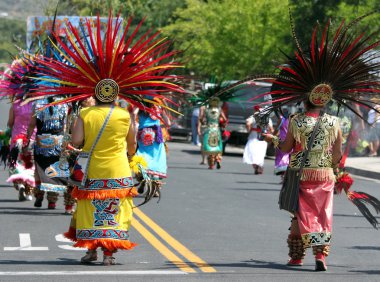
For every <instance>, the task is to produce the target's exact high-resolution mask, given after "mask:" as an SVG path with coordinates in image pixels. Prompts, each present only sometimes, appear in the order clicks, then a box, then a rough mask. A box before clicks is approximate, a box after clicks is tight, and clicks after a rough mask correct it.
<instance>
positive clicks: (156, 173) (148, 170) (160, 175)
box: [146, 169, 166, 178]
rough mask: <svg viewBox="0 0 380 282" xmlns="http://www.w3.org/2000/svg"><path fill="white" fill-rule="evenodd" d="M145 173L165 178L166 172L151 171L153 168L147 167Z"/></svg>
mask: <svg viewBox="0 0 380 282" xmlns="http://www.w3.org/2000/svg"><path fill="white" fill-rule="evenodd" d="M146 173H147V174H148V175H149V176H153V177H159V178H166V173H163V172H159V171H153V170H150V169H147V170H146Z"/></svg>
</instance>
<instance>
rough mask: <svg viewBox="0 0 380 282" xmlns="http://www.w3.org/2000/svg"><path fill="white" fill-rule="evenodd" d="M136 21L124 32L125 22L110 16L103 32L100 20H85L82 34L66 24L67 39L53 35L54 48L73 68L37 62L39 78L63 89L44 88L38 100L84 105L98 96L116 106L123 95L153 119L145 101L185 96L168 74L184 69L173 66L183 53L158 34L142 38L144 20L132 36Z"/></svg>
mask: <svg viewBox="0 0 380 282" xmlns="http://www.w3.org/2000/svg"><path fill="white" fill-rule="evenodd" d="M131 22H132V19H129V20H128V23H127V25H126V27H125V28H124V30H123V28H122V19H121V18H119V16H117V17H116V18H114V17H113V16H112V15H111V14H110V15H109V17H108V22H107V25H106V28H105V31H104V30H103V29H102V23H101V20H100V18H99V16H98V17H97V19H96V20H95V21H93V20H91V19H85V20H84V22H83V24H82V25H80V28H79V29H77V28H75V27H74V26H73V25H72V24H71V23H70V22H69V21H67V22H66V33H65V38H66V39H65V40H62V39H61V38H60V36H57V35H56V34H53V37H54V39H55V40H56V41H57V44H54V42H53V41H52V42H51V43H52V45H53V47H54V48H55V50H56V51H57V52H59V54H60V56H61V57H62V58H63V59H64V60H65V61H67V62H68V63H69V64H67V63H64V62H60V61H56V60H50V59H49V58H46V57H44V58H38V59H37V62H38V65H39V66H38V70H37V72H36V77H34V79H36V80H42V81H49V82H53V83H57V84H59V86H57V87H54V88H52V87H49V86H43V85H42V86H40V87H39V88H38V90H37V91H35V93H34V95H36V96H44V95H68V96H69V97H68V98H66V99H63V100H60V101H58V102H55V104H59V103H69V102H73V101H79V100H84V99H87V98H88V97H91V96H94V95H95V97H96V98H97V99H98V100H99V101H101V102H112V101H114V100H115V99H116V97H117V96H119V97H120V98H122V99H125V100H126V101H128V102H129V103H130V104H132V105H134V106H136V107H138V108H140V109H142V110H145V111H147V112H149V113H152V114H154V112H153V109H151V108H149V107H145V106H144V102H147V103H149V102H151V98H152V97H159V98H162V99H166V100H169V99H167V98H166V97H165V96H164V94H165V93H168V92H177V93H179V92H183V90H182V88H181V87H179V86H177V85H176V84H175V83H172V82H170V80H171V79H172V76H171V75H169V74H164V72H166V71H168V70H172V69H175V68H179V67H181V66H180V65H179V64H178V63H176V62H173V61H171V60H173V57H174V56H175V55H176V54H177V53H178V52H177V51H169V50H168V48H169V47H170V46H171V42H170V41H169V40H168V39H167V38H165V37H164V38H161V37H159V34H160V33H159V32H156V33H153V34H151V31H148V32H147V33H145V34H143V35H142V36H141V37H140V38H137V36H136V34H137V32H138V31H139V28H140V27H141V25H142V24H143V21H142V22H140V23H139V24H138V26H137V27H136V28H135V29H134V31H133V32H132V33H131V34H130V35H128V33H129V30H130V26H131ZM103 34H104V35H103ZM152 89H154V91H152ZM148 98H149V99H148ZM169 101H170V100H169Z"/></svg>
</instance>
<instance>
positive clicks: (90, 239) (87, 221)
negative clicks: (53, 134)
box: [65, 106, 136, 251]
mask: <svg viewBox="0 0 380 282" xmlns="http://www.w3.org/2000/svg"><path fill="white" fill-rule="evenodd" d="M109 111H110V107H104V106H97V107H90V108H86V109H83V110H82V111H81V113H80V117H81V118H82V120H83V122H84V140H85V142H84V147H83V151H84V152H89V151H90V150H91V147H92V144H93V143H94V141H95V139H96V138H97V136H98V133H99V131H100V129H101V127H102V125H103V123H104V120H105V119H106V117H107V114H108V112H109ZM130 123H131V120H130V115H129V113H128V112H127V111H125V110H124V109H122V108H119V107H115V108H114V110H113V112H112V114H111V117H110V119H109V121H108V123H107V125H106V127H105V129H104V131H103V133H102V135H101V137H100V139H99V141H98V143H97V144H96V146H95V148H94V150H93V152H92V155H91V160H90V163H89V169H88V176H87V181H86V185H85V187H80V188H78V187H76V188H74V191H73V197H74V198H76V199H77V200H78V204H77V209H76V212H75V213H74V215H73V218H72V222H71V226H70V229H69V231H68V232H66V233H65V236H66V237H67V238H69V239H71V240H73V241H75V242H76V243H75V244H74V246H75V247H84V248H87V249H96V248H98V247H102V248H104V249H107V250H109V251H115V250H117V249H131V248H133V247H134V246H135V244H134V243H132V242H130V241H129V234H128V230H129V227H130V225H131V220H132V208H133V201H132V197H133V196H135V195H136V190H135V188H134V187H133V182H132V176H131V170H130V168H129V163H128V158H127V154H126V149H127V143H126V136H127V134H128V131H129V126H130Z"/></svg>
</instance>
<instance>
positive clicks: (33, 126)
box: [26, 113, 37, 140]
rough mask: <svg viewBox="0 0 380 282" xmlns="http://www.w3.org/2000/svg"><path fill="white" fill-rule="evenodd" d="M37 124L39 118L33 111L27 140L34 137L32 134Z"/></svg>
mask: <svg viewBox="0 0 380 282" xmlns="http://www.w3.org/2000/svg"><path fill="white" fill-rule="evenodd" d="M36 124H37V118H36V117H35V116H34V115H33V113H32V117H31V118H30V122H29V126H28V129H27V130H26V138H27V140H30V138H31V137H32V134H33V131H34V128H35V127H36Z"/></svg>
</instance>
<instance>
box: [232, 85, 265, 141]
mask: <svg viewBox="0 0 380 282" xmlns="http://www.w3.org/2000/svg"><path fill="white" fill-rule="evenodd" d="M254 84H255V85H254V86H251V87H249V88H246V89H244V88H243V89H241V90H239V91H242V92H243V93H238V94H239V96H240V94H241V98H242V99H241V100H243V101H245V102H240V103H236V102H227V108H228V120H229V123H228V126H227V130H228V131H230V132H231V136H230V139H229V140H228V142H227V143H228V144H233V145H245V143H246V142H247V138H248V132H247V129H246V127H245V121H246V119H247V118H248V117H250V116H251V115H252V114H253V106H254V105H255V104H258V103H260V102H264V101H266V100H269V99H270V96H269V95H268V96H264V97H262V98H260V99H258V100H255V101H248V100H249V99H250V98H252V97H254V96H257V95H260V94H264V93H266V92H269V91H270V88H271V86H272V84H271V83H264V82H255V83H254Z"/></svg>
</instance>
